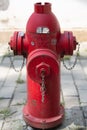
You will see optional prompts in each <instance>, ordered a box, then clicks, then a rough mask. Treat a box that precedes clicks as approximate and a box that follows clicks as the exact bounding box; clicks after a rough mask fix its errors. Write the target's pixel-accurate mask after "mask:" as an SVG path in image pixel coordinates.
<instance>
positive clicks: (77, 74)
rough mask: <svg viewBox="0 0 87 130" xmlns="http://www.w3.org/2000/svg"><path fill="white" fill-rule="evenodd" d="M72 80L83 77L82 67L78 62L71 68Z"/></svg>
mask: <svg viewBox="0 0 87 130" xmlns="http://www.w3.org/2000/svg"><path fill="white" fill-rule="evenodd" d="M72 73H73V77H74V80H75V81H76V80H83V79H85V74H84V73H83V69H82V67H81V66H80V64H79V63H78V64H77V65H76V67H75V68H74V69H73V70H72Z"/></svg>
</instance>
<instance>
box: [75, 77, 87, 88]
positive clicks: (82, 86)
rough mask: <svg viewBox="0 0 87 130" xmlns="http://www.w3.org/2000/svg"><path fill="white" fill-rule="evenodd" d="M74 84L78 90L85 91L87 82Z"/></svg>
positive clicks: (83, 80)
mask: <svg viewBox="0 0 87 130" xmlns="http://www.w3.org/2000/svg"><path fill="white" fill-rule="evenodd" d="M75 84H76V86H77V88H78V89H81V90H87V81H86V80H85V79H82V80H76V82H75Z"/></svg>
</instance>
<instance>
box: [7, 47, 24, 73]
mask: <svg viewBox="0 0 87 130" xmlns="http://www.w3.org/2000/svg"><path fill="white" fill-rule="evenodd" d="M8 53H9V58H10V62H11V66H12V68H13V69H14V70H15V71H16V72H20V71H22V69H23V67H24V64H25V58H24V57H23V63H22V65H21V68H20V69H19V70H18V69H16V68H15V66H14V63H13V61H14V60H12V58H11V57H12V56H11V51H10V47H8Z"/></svg>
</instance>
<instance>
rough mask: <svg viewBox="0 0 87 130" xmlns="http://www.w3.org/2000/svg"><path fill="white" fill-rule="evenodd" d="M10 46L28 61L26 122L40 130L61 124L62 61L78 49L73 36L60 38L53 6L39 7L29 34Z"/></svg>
mask: <svg viewBox="0 0 87 130" xmlns="http://www.w3.org/2000/svg"><path fill="white" fill-rule="evenodd" d="M9 44H10V47H11V49H12V50H13V51H14V54H15V55H23V56H24V57H25V58H26V59H27V65H26V66H27V103H26V105H25V107H24V109H23V117H24V120H25V122H26V123H27V124H28V125H30V126H32V127H35V128H41V129H45V128H46V129H47V128H52V127H55V126H57V125H59V124H61V123H62V122H63V119H64V108H63V106H62V105H61V103H60V88H61V85H60V59H61V58H62V57H63V56H64V55H72V54H73V50H75V49H76V45H77V42H76V39H75V37H74V36H73V34H72V32H68V31H65V32H64V33H63V34H61V32H60V25H59V22H58V20H57V19H56V17H55V15H54V14H53V13H52V11H51V4H50V3H45V4H43V5H42V4H41V3H36V4H35V5H34V13H33V14H32V15H31V17H30V18H29V20H28V22H27V26H26V32H25V33H23V32H15V33H14V35H13V37H11V40H10V43H9Z"/></svg>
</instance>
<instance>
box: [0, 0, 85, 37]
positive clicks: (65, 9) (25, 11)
mask: <svg viewBox="0 0 87 130" xmlns="http://www.w3.org/2000/svg"><path fill="white" fill-rule="evenodd" d="M40 1H41V2H42V3H44V2H50V3H52V11H53V12H54V14H55V15H56V17H57V18H58V20H59V23H60V26H61V29H62V30H64V29H68V30H70V29H74V30H79V31H80V30H81V31H82V30H83V31H84V30H85V31H86V28H87V0H31V1H30V0H0V32H1V33H3V32H4V34H5V33H6V36H7V35H8V34H7V32H8V31H9V32H11V31H13V30H24V31H25V29H26V23H27V20H28V18H29V17H30V15H31V14H32V12H33V10H34V3H36V2H40ZM80 33H81V32H80ZM81 35H82V34H81ZM7 37H8V36H7ZM0 39H3V35H2V36H1V38H0ZM5 39H6V38H5Z"/></svg>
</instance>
